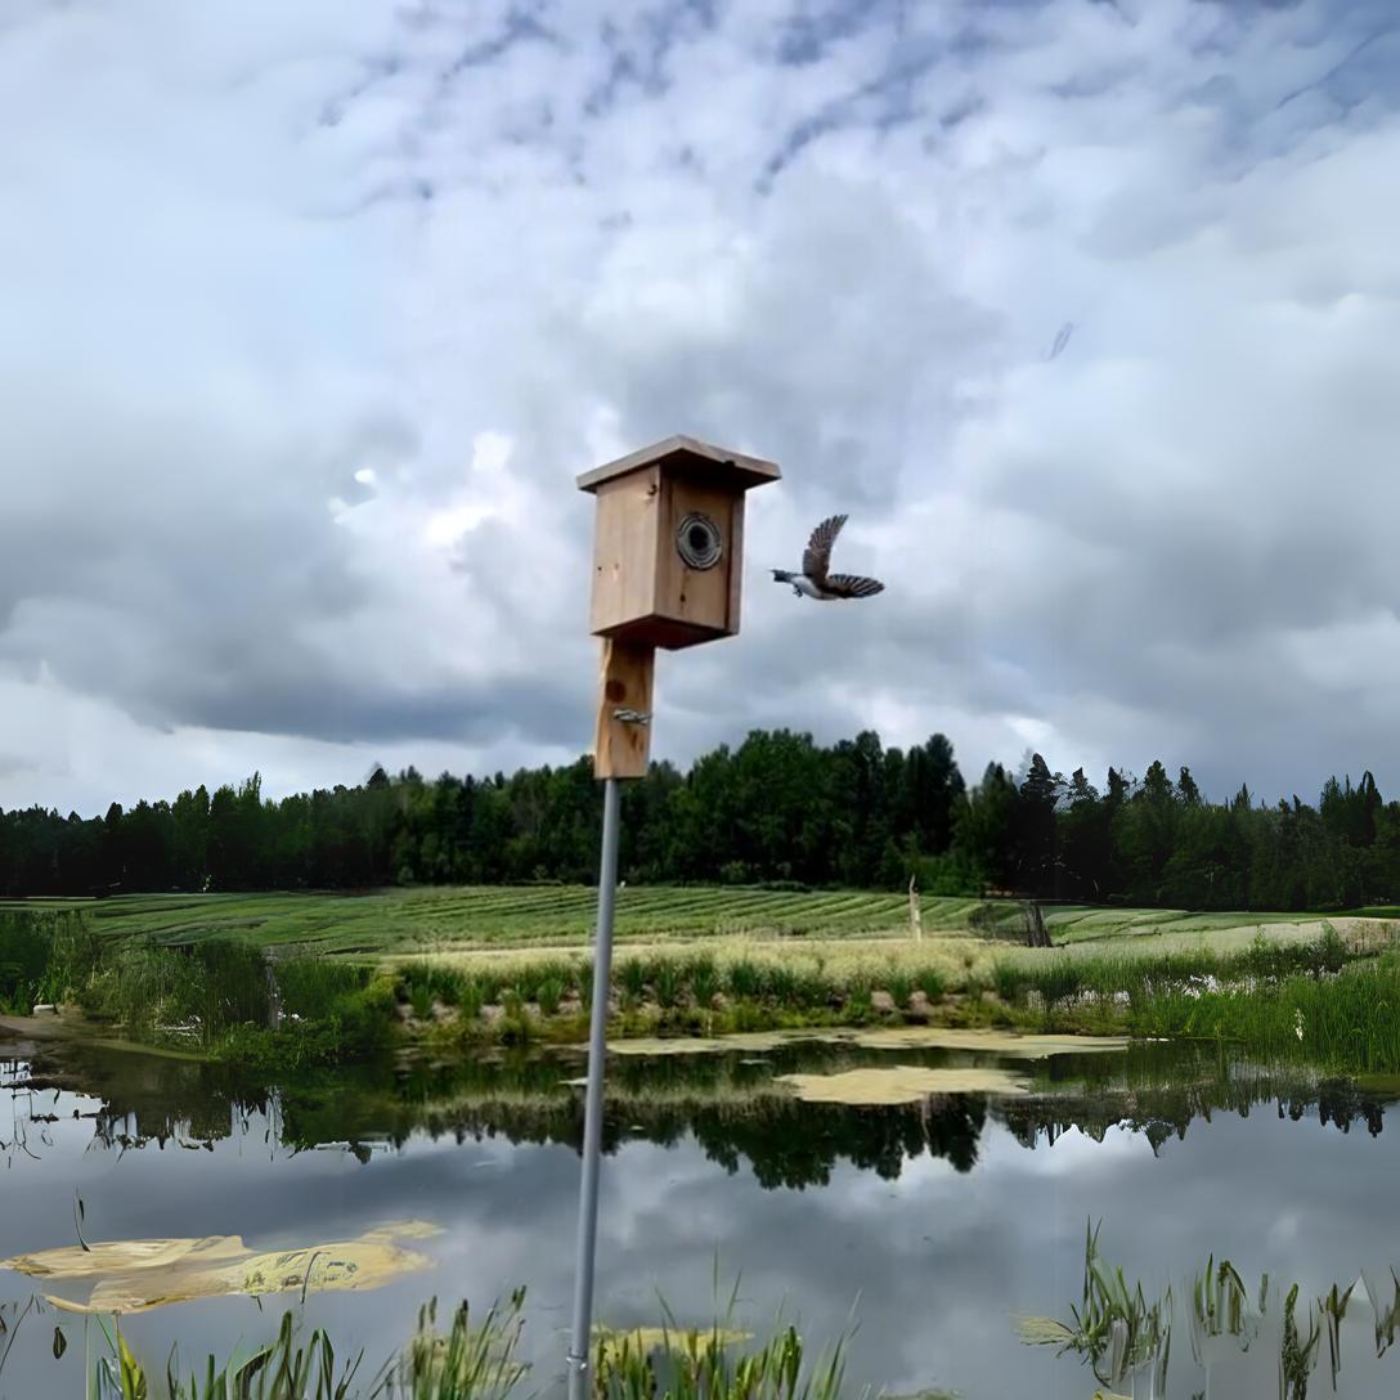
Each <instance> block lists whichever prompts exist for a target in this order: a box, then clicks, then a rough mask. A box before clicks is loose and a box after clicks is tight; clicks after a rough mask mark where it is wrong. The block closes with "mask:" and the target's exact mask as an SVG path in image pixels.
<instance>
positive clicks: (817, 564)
mask: <svg viewBox="0 0 1400 1400" xmlns="http://www.w3.org/2000/svg"><path fill="white" fill-rule="evenodd" d="M845 523H846V517H845V516H844V515H832V516H829V517H828V518H827V519H825V520H823V521H822V523H821V524H820V525H818V526H817V528H816V529H815V530H813V531H812V538H811V539H810V540H808V541H807V548H806V550H805V551H804V552H803V555H802V572H803V573H804V574H806V575H807V577H808V578H809V579H811V580H812V582H813V583H815V584H817V585H818V586H820V585H821V584H822V583H824V582H825V581H826V573H827V570H828V569H829V568H830V567H831V546H832V545H834V544H835V543H836V536H837V535H839V534H840V533H841V527H842V526H843V525H844V524H845Z"/></svg>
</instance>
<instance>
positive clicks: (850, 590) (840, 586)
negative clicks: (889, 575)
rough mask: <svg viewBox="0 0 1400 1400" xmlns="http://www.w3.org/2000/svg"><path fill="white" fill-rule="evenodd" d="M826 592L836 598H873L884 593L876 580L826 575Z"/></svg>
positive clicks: (843, 575)
mask: <svg viewBox="0 0 1400 1400" xmlns="http://www.w3.org/2000/svg"><path fill="white" fill-rule="evenodd" d="M825 587H826V591H827V592H828V593H830V594H833V595H834V596H835V597H837V598H873V597H874V596H875V595H876V594H877V593H883V592H884V591H885V585H884V584H883V583H881V582H880V580H879V579H877V578H861V577H860V575H859V574H828V575H827V578H826V584H825Z"/></svg>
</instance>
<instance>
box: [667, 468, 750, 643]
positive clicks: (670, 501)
mask: <svg viewBox="0 0 1400 1400" xmlns="http://www.w3.org/2000/svg"><path fill="white" fill-rule="evenodd" d="M742 504H743V497H742V495H741V494H740V493H739V492H737V491H735V490H734V489H733V488H732V487H729V486H726V485H719V486H716V485H712V484H708V483H706V482H704V481H702V480H697V479H695V478H693V477H688V476H672V477H663V478H662V488H661V512H660V513H661V527H660V530H659V531H658V538H657V550H658V553H657V565H656V576H657V586H656V611H657V613H658V614H660V615H661V616H662V617H664V618H667V619H669V620H671V621H674V622H676V623H680V624H683V625H684V626H685V627H686V628H687V629H699V631H700V632H702V633H705V634H709V635H713V636H726V635H728V634H729V633H730V632H731V631H733V630H734V629H733V628H732V627H731V625H730V614H731V606H730V603H731V593H732V589H733V580H734V578H735V577H736V576H737V575H738V574H740V573H741V572H742V560H741V559H740V558H739V549H740V546H741V544H742V541H741V539H740V537H739V533H740V532H738V531H736V530H735V520H736V515H738V514H739V513H740V512H741V511H742Z"/></svg>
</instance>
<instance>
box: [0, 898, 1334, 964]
mask: <svg viewBox="0 0 1400 1400" xmlns="http://www.w3.org/2000/svg"><path fill="white" fill-rule="evenodd" d="M596 902H597V892H596V891H595V890H593V889H591V888H588V887H586V886H581V885H574V886H559V885H535V886H516V887H502V886H485V887H446V888H431V889H410V890H384V891H379V892H375V893H370V894H340V893H311V894H293V893H285V894H278V893H259V894H205V895H189V894H180V895H126V896H118V897H116V898H112V899H104V900H28V901H24V902H22V903H12V904H6V903H3V902H0V912H3V911H4V910H5V909H30V910H32V909H59V908H61V909H81V910H83V911H84V912H85V914H86V915H87V917H88V919H89V920H90V921H91V923H92V925H93V927H94V928H95V929H96V930H97V931H98V932H99V933H101V934H103V935H108V936H116V937H122V936H127V937H132V936H135V937H150V938H154V939H156V940H158V941H161V942H171V943H186V942H194V941H197V940H199V939H203V938H209V937H215V936H223V937H227V936H234V937H240V938H247V939H250V940H252V941H254V942H256V943H258V944H260V945H263V946H267V947H275V948H277V949H278V950H279V951H282V950H285V951H293V950H296V951H307V952H311V951H316V952H322V953H332V954H337V955H341V956H352V957H359V958H376V959H377V958H381V957H400V956H423V955H434V954H445V955H449V956H451V955H460V954H465V953H471V952H487V953H489V952H496V951H499V952H506V951H520V952H526V951H530V950H539V951H543V950H545V949H558V950H568V949H582V948H584V947H585V946H586V945H587V944H588V942H589V939H590V937H591V935H592V929H593V919H594V912H595V908H596ZM979 910H981V911H983V912H982V913H981V916H980V920H979V917H978V911H979ZM1045 914H1046V923H1047V925H1048V926H1049V929H1050V931H1051V935H1052V937H1053V938H1054V941H1055V942H1056V943H1059V944H1065V945H1081V944H1090V945H1091V944H1100V943H1103V942H1107V941H1111V942H1114V943H1121V942H1122V941H1123V940H1125V939H1133V940H1137V939H1142V940H1145V942H1144V945H1143V946H1149V945H1150V946H1154V947H1156V948H1158V949H1159V950H1160V949H1162V948H1165V947H1189V946H1199V945H1200V944H1202V943H1209V944H1211V945H1214V946H1226V945H1235V944H1241V943H1244V942H1248V941H1249V940H1250V939H1252V938H1254V937H1255V936H1256V934H1257V933H1259V932H1260V931H1261V930H1262V931H1264V933H1265V934H1266V936H1269V937H1281V938H1284V939H1289V938H1292V937H1298V936H1311V935H1315V933H1316V930H1317V919H1318V916H1317V915H1311V914H1267V913H1249V914H1238V913H1223V914H1222V913H1212V914H1191V913H1188V912H1186V911H1184V910H1172V909H1104V908H1096V907H1090V906H1085V905H1056V906H1047V907H1046V910H1045ZM1021 917H1022V916H1021V911H1020V907H1019V906H1018V905H1017V904H1015V903H1012V902H1009V901H1008V902H1003V903H999V904H996V905H994V906H992V908H991V910H988V909H986V907H985V906H983V905H982V903H981V901H978V900H971V899H966V898H949V899H933V898H926V899H924V901H923V928H924V933H925V936H926V938H938V937H942V938H947V937H949V936H955V937H956V936H958V935H963V936H967V935H969V934H970V933H972V932H974V925H976V926H977V927H976V929H975V932H976V933H979V934H981V935H983V936H986V935H992V936H996V935H1000V936H1001V937H1002V938H1006V937H1014V936H1015V935H1016V933H1017V932H1018V931H1019V929H1020V928H1021ZM616 927H617V939H618V942H619V943H620V944H624V945H626V944H635V945H639V946H655V945H660V944H668V943H678V944H687V943H693V942H696V941H699V940H709V939H722V940H725V941H743V940H753V941H772V940H777V939H798V938H800V939H807V940H841V941H857V942H866V941H873V940H886V939H888V940H896V941H899V942H906V941H907V940H908V939H909V903H908V899H907V898H906V896H904V895H903V894H888V893H878V892H876V893H872V892H869V891H849V890H832V891H814V892H803V891H798V892H793V891H779V890H763V889H744V888H736V889H727V888H713V887H667V886H651V887H644V888H643V887H636V888H623V889H622V890H620V891H619V892H618V902H617V926H616Z"/></svg>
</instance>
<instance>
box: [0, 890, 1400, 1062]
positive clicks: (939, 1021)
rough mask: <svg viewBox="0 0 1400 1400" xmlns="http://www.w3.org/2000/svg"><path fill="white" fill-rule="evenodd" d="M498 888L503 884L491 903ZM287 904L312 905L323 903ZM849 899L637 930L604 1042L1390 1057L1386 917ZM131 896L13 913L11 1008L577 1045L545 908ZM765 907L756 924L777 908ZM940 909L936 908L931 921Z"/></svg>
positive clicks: (324, 1036) (285, 1050)
mask: <svg viewBox="0 0 1400 1400" xmlns="http://www.w3.org/2000/svg"><path fill="white" fill-rule="evenodd" d="M469 893H470V892H460V894H461V895H462V896H463V897H465V896H466V895H467V894H469ZM647 893H648V894H649V895H650V894H651V893H652V892H650V891H648V892H647ZM677 893H680V892H677ZM686 893H688V894H689V895H690V896H691V904H692V906H694V905H695V904H696V903H697V901H698V903H699V904H700V905H702V906H703V903H704V898H703V893H708V894H709V895H710V897H711V898H714V897H715V896H723V897H724V898H726V899H729V900H730V901H731V902H730V903H729V904H728V905H724V906H722V907H723V908H727V909H729V910H731V911H732V910H733V909H734V908H735V907H736V906H735V905H734V904H733V903H732V892H720V891H714V892H697V891H690V892H686ZM508 894H509V892H502V891H493V892H491V895H490V897H489V898H490V900H491V901H492V903H491V905H490V908H492V909H495V908H497V907H498V906H499V902H500V901H501V899H502V896H503V895H505V896H508ZM261 898H271V897H261ZM284 898H286V899H291V900H300V901H301V902H302V908H303V910H304V914H305V915H306V916H310V915H313V914H314V913H315V912H316V908H317V903H318V901H317V898H316V897H315V896H300V897H296V896H288V897H284ZM331 898H333V897H327V900H328V901H329V900H330V899H331ZM521 898H522V900H524V901H526V902H528V899H529V892H522V895H521ZM859 898H860V896H857V895H847V896H839V895H837V896H832V897H831V899H832V908H831V910H830V911H829V912H830V919H831V923H832V925H833V926H834V927H833V929H832V931H831V932H825V933H824V932H823V931H821V926H817V927H814V928H813V927H809V928H806V929H804V930H803V931H802V933H801V934H787V935H786V936H784V935H781V934H772V933H769V934H768V935H767V936H764V935H763V934H761V933H755V932H754V931H753V930H752V928H750V929H749V930H745V931H743V932H731V931H730V930H731V928H732V924H727V923H726V922H725V921H724V920H722V919H718V918H713V917H712V918H711V925H710V926H711V927H712V928H716V929H718V930H720V931H718V932H716V933H713V934H712V935H711V936H709V937H704V936H697V935H696V934H695V932H694V931H693V929H694V923H692V924H690V925H686V926H685V927H684V928H683V929H682V930H681V931H676V930H675V928H674V926H673V929H672V931H671V936H669V937H667V936H666V932H665V931H661V932H660V933H659V936H655V937H652V938H648V937H647V931H646V929H645V928H644V927H636V928H634V929H632V930H631V931H630V932H629V933H628V934H626V935H624V936H623V937H622V938H621V939H620V942H619V948H618V953H617V956H616V959H615V964H614V972H613V980H612V988H611V997H610V1008H611V1015H610V1025H609V1035H610V1037H611V1038H612V1039H614V1040H617V1041H626V1040H631V1039H636V1038H661V1037H686V1036H688V1037H705V1038H716V1037H720V1036H725V1035H730V1034H734V1033H742V1032H761V1031H793V1032H797V1031H807V1030H821V1029H825V1028H836V1027H846V1028H862V1027H898V1026H946V1027H955V1028H956V1027H963V1028H991V1029H1005V1030H1011V1031H1017V1032H1035V1033H1060V1034H1066V1033H1067V1034H1077V1035H1086V1036H1093V1035H1128V1036H1135V1037H1146V1038H1154V1039H1161V1038H1168V1039H1204V1040H1218V1041H1233V1042H1239V1043H1243V1044H1245V1045H1247V1046H1248V1047H1249V1048H1250V1049H1251V1050H1252V1051H1256V1052H1258V1053H1264V1054H1267V1055H1269V1056H1271V1057H1274V1058H1277V1059H1281V1060H1285V1061H1298V1062H1307V1063H1310V1064H1314V1065H1316V1066H1318V1067H1320V1068H1326V1069H1329V1070H1332V1071H1336V1072H1343V1073H1364V1074H1393V1073H1400V1019H1397V1018H1396V1017H1394V1016H1393V1015H1392V1014H1391V1008H1393V1007H1394V1006H1395V1005H1397V1004H1400V944H1397V940H1396V933H1397V928H1400V926H1397V925H1394V924H1392V923H1390V922H1389V921H1387V920H1385V919H1380V918H1359V917H1346V918H1336V919H1332V920H1327V919H1317V920H1303V921H1294V922H1285V921H1277V920H1276V921H1272V922H1267V923H1246V922H1240V921H1236V922H1235V923H1234V924H1233V925H1232V924H1231V923H1230V922H1229V916H1218V915H1217V916H1207V917H1206V918H1199V917H1197V918H1191V917H1189V916H1185V915H1181V914H1176V915H1173V914H1172V912H1171V911H1135V912H1134V911H1129V913H1128V914H1125V913H1124V911H1096V910H1091V909H1086V908H1084V907H1083V906H1074V907H1071V908H1068V909H1052V910H1050V911H1049V918H1048V919H1047V924H1048V925H1049V927H1050V930H1051V934H1052V946H1051V947H1049V948H1044V947H1027V946H1023V945H1022V944H1021V942H1020V939H1019V934H1020V930H1021V929H1022V928H1023V927H1024V915H1023V913H1022V910H1021V906H1019V905H1018V904H1016V903H1015V902H1012V901H1003V902H1000V903H995V902H982V903H971V904H970V905H969V902H967V901H960V906H961V907H960V910H959V914H960V921H961V924H962V927H961V928H958V927H944V928H942V929H938V931H936V932H927V933H926V934H925V936H924V937H923V938H922V939H921V940H916V939H914V938H911V937H909V936H908V933H907V931H904V932H903V936H900V931H899V930H898V929H897V928H896V929H894V930H891V929H888V928H887V929H886V930H885V931H884V932H883V935H874V936H872V935H871V934H870V933H869V932H868V931H862V932H863V933H864V936H861V935H860V934H853V932H852V930H851V926H850V925H845V926H842V924H841V919H840V914H841V911H842V909H847V910H849V908H850V907H851V904H852V902H853V901H858V900H859ZM133 904H134V905H135V908H132V907H131V906H129V905H127V903H126V901H123V900H111V901H102V902H100V904H98V905H97V907H96V909H94V908H93V907H92V906H82V905H79V906H76V907H74V906H68V907H63V906H61V905H52V904H51V905H50V906H48V907H44V906H42V905H39V906H35V907H30V908H17V907H16V906H14V905H7V906H0V1013H9V1014H10V1015H12V1016H13V1015H15V1014H16V1013H18V1014H21V1015H23V1014H28V1013H29V1012H31V1011H32V1010H33V1008H34V1006H36V1005H46V1004H47V1005H50V1006H55V1007H56V1006H58V1005H60V1004H62V1005H64V1006H65V1008H66V1009H67V1010H68V1013H69V1014H68V1015H67V1016H65V1017H63V1018H54V1019H57V1020H62V1021H64V1022H65V1024H67V1025H71V1026H73V1027H74V1028H75V1029H74V1033H79V1032H80V1033H82V1034H86V1035H91V1036H98V1037H107V1038H109V1039H121V1040H123V1041H128V1042H135V1043H138V1044H141V1045H144V1046H151V1047H157V1048H161V1049H164V1050H166V1051H168V1052H176V1053H179V1052H183V1053H190V1054H196V1055H199V1056H200V1057H204V1058H210V1059H215V1060H219V1059H223V1060H230V1061H236V1062H238V1063H240V1064H243V1065H245V1066H248V1067H250V1068H254V1069H261V1070H266V1071H277V1070H282V1069H291V1068H296V1067H299V1066H312V1065H328V1064H336V1063H352V1062H355V1061H364V1060H370V1059H373V1058H374V1057H376V1056H381V1055H383V1054H386V1053H388V1052H390V1051H392V1050H394V1049H398V1048H402V1047H404V1046H405V1045H408V1046H415V1045H416V1046H421V1047H423V1048H425V1049H427V1050H430V1051H432V1052H435V1053H441V1052H451V1051H454V1050H461V1051H465V1050H469V1049H473V1048H476V1047H482V1046H492V1045H506V1046H518V1045H530V1044H542V1045H567V1044H573V1043H577V1042H580V1041H582V1040H584V1039H585V1038H586V1034H587V1025H588V1013H587V1007H588V1006H589V1004H590V999H591V995H592V965H591V961H590V959H589V957H588V955H587V945H586V943H585V942H584V941H583V940H582V939H580V940H578V941H577V942H576V943H569V942H565V941H563V940H562V939H561V938H560V936H559V934H558V933H557V932H556V933H555V934H554V936H553V937H552V938H550V937H548V930H547V929H546V930H544V933H545V936H544V937H541V936H539V930H538V929H537V926H536V925H535V924H533V923H532V924H531V926H530V927H529V928H528V929H525V930H517V931H516V934H517V936H515V937H511V936H509V935H502V934H501V933H500V931H499V926H500V924H501V922H502V919H503V916H501V915H499V914H495V915H493V917H494V920H495V922H494V923H489V922H488V924H487V926H486V931H484V932H483V933H482V934H479V935H478V936H477V937H476V938H475V940H474V942H473V941H472V940H471V939H470V938H469V937H459V938H458V939H457V940H456V941H453V942H447V941H446V940H444V944H445V946H442V947H441V948H440V949H439V950H434V949H432V948H431V947H424V946H423V944H422V943H421V942H420V941H418V940H405V942H404V943H403V945H402V946H401V947H399V948H396V947H395V946H394V945H393V944H392V943H389V944H387V945H385V946H382V947H378V948H361V949H360V950H358V951H356V950H353V949H347V950H345V951H338V952H336V953H333V954H328V953H325V952H321V951H319V950H318V945H317V943H316V942H300V943H299V942H297V941H295V940H294V939H291V938H279V937H276V936H275V935H276V930H275V929H273V930H272V934H273V936H271V937H269V936H268V931H267V930H266V927H265V925H263V924H262V923H260V921H258V920H257V919H255V918H250V917H249V916H248V915H247V912H246V909H243V910H240V907H239V903H238V901H236V900H234V901H233V902H232V904H230V903H229V902H228V901H222V902H220V901H217V900H216V901H215V904H214V906H213V907H212V910H211V912H212V913H213V914H214V917H213V918H211V919H210V920H209V921H208V922H207V923H205V924H201V923H200V922H199V921H198V920H196V919H194V918H192V916H191V911H190V907H189V906H190V901H189V900H169V901H160V900H150V899H147V900H143V901H133ZM757 904H758V907H759V910H760V913H759V915H758V917H769V918H771V917H772V911H771V909H769V910H764V909H763V908H762V906H763V904H764V901H763V900H762V899H760V900H758V901H757ZM942 912H943V911H941V910H939V909H938V908H937V907H935V910H934V917H933V920H932V922H933V924H934V927H935V929H937V926H938V923H939V915H940V913H942ZM172 917H173V923H174V926H172ZM702 917H703V916H701V915H696V914H695V913H694V912H692V914H691V915H690V918H691V919H692V920H693V921H700V920H701V919H702ZM725 917H726V918H730V917H732V915H729V916H725ZM750 917H751V918H753V917H755V916H754V915H753V914H752V913H751V914H750ZM114 925H116V927H114ZM73 1013H77V1014H76V1016H75V1015H73ZM51 1023H52V1022H51Z"/></svg>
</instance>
